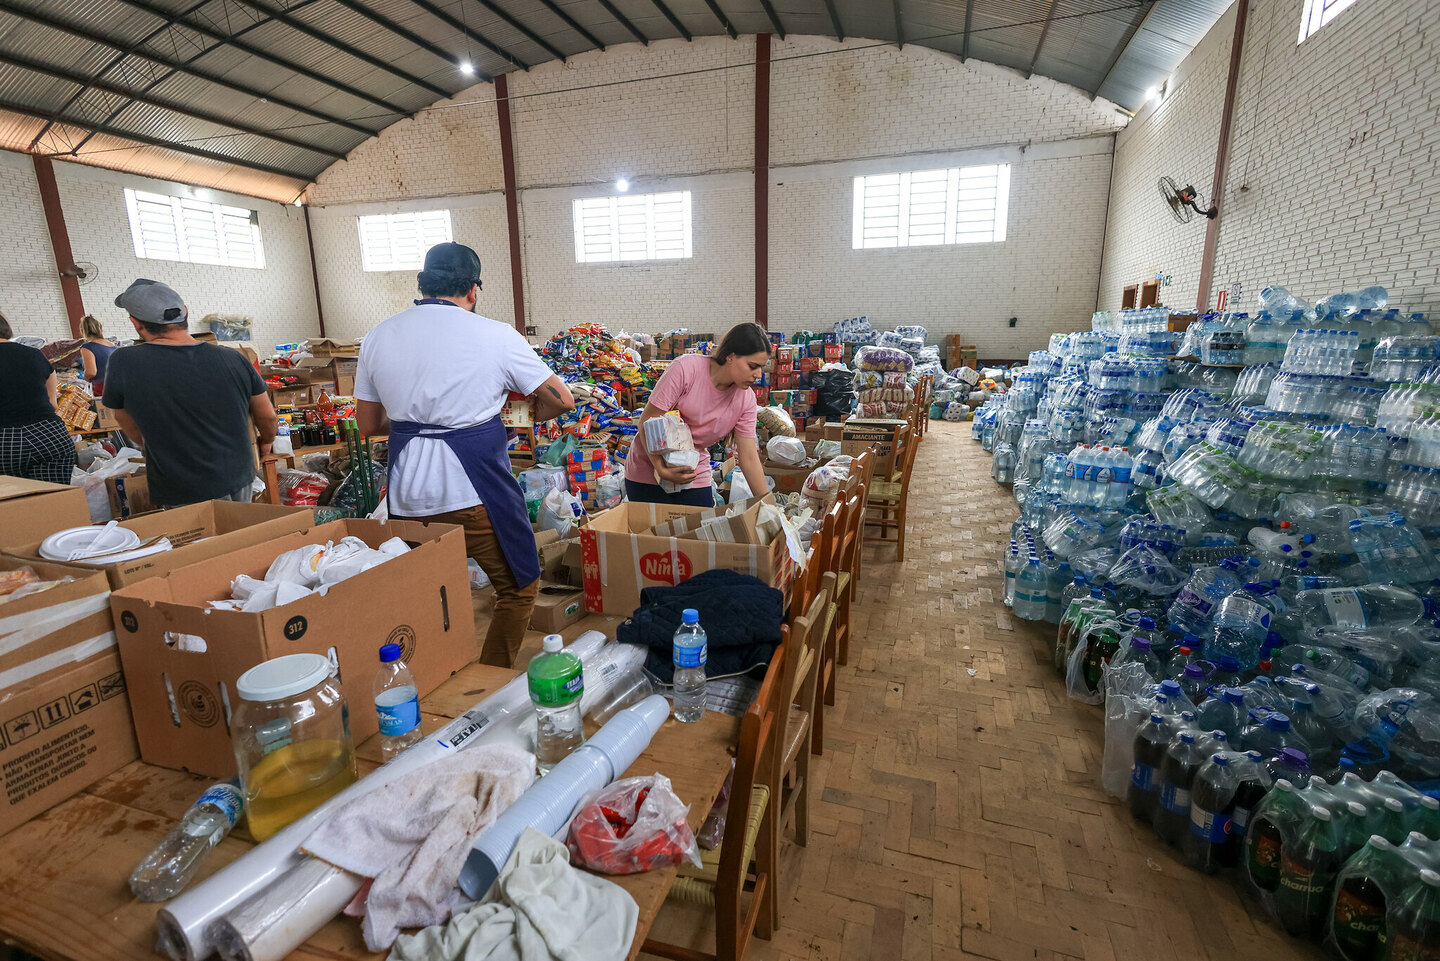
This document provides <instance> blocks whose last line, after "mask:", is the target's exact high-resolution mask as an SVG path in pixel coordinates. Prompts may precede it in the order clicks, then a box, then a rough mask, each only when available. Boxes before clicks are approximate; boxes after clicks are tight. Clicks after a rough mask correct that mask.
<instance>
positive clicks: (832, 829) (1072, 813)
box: [656, 421, 1320, 961]
mask: <svg viewBox="0 0 1440 961" xmlns="http://www.w3.org/2000/svg"><path fill="white" fill-rule="evenodd" d="M912 483H913V487H912V493H911V498H910V524H909V538H908V540H907V542H906V559H905V562H904V563H903V564H899V563H896V562H895V561H894V551H893V549H891V548H888V547H881V546H878V545H877V546H874V547H869V548H867V550H866V556H865V559H864V566H863V570H862V574H861V581H860V593H859V597H858V603H857V604H856V605H855V607H854V608H853V612H852V616H853V617H854V618H855V625H856V637H857V641H856V643H855V645H854V646H853V647H852V651H851V658H850V664H849V665H848V666H845V667H841V668H840V669H839V681H838V689H837V696H836V704H835V707H834V708H833V709H832V710H831V713H830V714H829V715H828V716H827V722H826V732H827V743H826V751H825V755H824V756H823V757H822V758H820V759H819V760H818V763H816V764H815V765H813V766H812V769H811V771H812V779H813V781H814V784H813V787H812V791H813V794H812V800H811V837H810V842H809V846H808V847H806V848H800V847H798V846H796V845H795V844H794V843H793V841H787V842H786V845H785V850H784V852H783V857H784V860H783V863H782V878H781V888H780V890H781V892H782V897H781V907H782V911H783V914H782V917H781V928H780V930H779V931H777V932H776V933H775V937H774V938H773V939H772V940H771V941H769V942H765V941H755V942H754V943H753V947H752V949H751V951H750V954H749V958H751V959H755V961H779V959H792V958H801V959H815V961H822V959H823V961H842V959H843V961H859V959H876V961H882V959H883V961H890V959H901V961H942V959H951V958H991V959H996V961H1061V959H1071V958H1075V959H1084V961H1171V959H1174V961H1196V959H1213V961H1232V959H1252V958H1253V959H1261V958H1263V959H1265V961H1287V959H1314V958H1318V957H1319V956H1320V950H1319V949H1318V948H1317V947H1315V946H1312V945H1310V944H1307V943H1303V942H1299V941H1295V940H1293V939H1291V938H1289V937H1287V936H1286V935H1285V934H1284V933H1283V932H1281V931H1280V930H1279V929H1278V928H1277V927H1275V926H1274V925H1272V924H1271V923H1270V922H1269V921H1267V920H1266V919H1265V917H1264V916H1263V915H1262V914H1260V913H1258V912H1256V911H1254V910H1251V909H1250V908H1249V907H1247V905H1246V903H1245V902H1244V901H1243V900H1242V899H1241V898H1240V897H1239V896H1238V894H1237V893H1236V891H1235V889H1234V888H1233V887H1232V885H1231V884H1230V882H1229V880H1228V879H1225V878H1220V877H1207V876H1204V875H1201V874H1198V873H1196V872H1194V871H1191V870H1190V869H1188V868H1187V867H1186V866H1185V865H1184V864H1183V863H1182V862H1181V861H1179V860H1178V859H1177V857H1176V856H1175V855H1174V854H1173V853H1172V852H1171V851H1170V849H1168V848H1166V847H1165V846H1164V845H1163V844H1161V843H1160V842H1158V841H1157V840H1156V839H1155V837H1154V835H1153V834H1151V833H1150V831H1149V829H1148V828H1144V827H1142V826H1140V825H1137V824H1135V823H1134V822H1132V821H1131V819H1130V817H1129V815H1128V813H1127V812H1126V811H1125V809H1124V806H1123V805H1122V804H1120V803H1119V802H1116V801H1114V800H1113V799H1111V798H1109V797H1108V796H1106V794H1105V793H1104V791H1103V790H1102V789H1101V787H1100V781H1099V772H1100V762H1101V755H1102V751H1103V723H1102V719H1101V714H1100V709H1099V708H1095V707H1088V706H1085V705H1082V704H1078V703H1076V702H1074V701H1070V700H1068V699H1067V698H1066V697H1065V692H1064V686H1063V684H1062V683H1061V682H1060V680H1059V678H1058V677H1057V676H1056V674H1055V672H1054V670H1053V668H1052V667H1051V664H1050V660H1049V657H1050V654H1049V650H1048V646H1049V645H1050V644H1051V643H1052V640H1053V633H1052V631H1053V628H1046V627H1044V626H1032V625H1029V624H1026V623H1025V622H1023V621H1016V620H1013V619H1012V618H1011V617H1010V616H1009V612H1008V610H1007V609H1006V608H1005V606H1004V605H1003V604H1002V603H1001V584H1002V576H1001V573H1000V568H999V566H998V564H999V558H1000V553H1001V546H1000V545H1001V540H1002V538H1004V539H1008V537H1009V530H1010V525H1011V523H1012V522H1013V521H1014V519H1015V518H1016V516H1018V510H1017V508H1016V505H1015V502H1014V500H1013V499H1012V498H1011V496H1010V492H1009V490H1008V488H1002V487H1000V486H999V485H997V484H995V483H994V482H993V481H992V480H991V479H990V458H989V456H988V455H987V454H985V453H984V452H983V451H982V450H981V449H980V447H979V445H978V444H976V443H975V442H974V441H972V440H971V439H970V425H969V424H947V423H943V422H938V421H937V422H932V426H931V432H930V434H929V435H928V436H927V437H926V439H925V441H924V443H923V444H922V445H921V447H920V450H919V452H918V454H917V462H916V466H915V475H914V478H913V481H912ZM787 836H788V834H787ZM696 924H697V921H696V919H695V917H694V915H693V914H691V913H689V912H686V911H679V910H673V909H670V908H667V910H666V912H665V913H663V914H662V915H661V921H660V923H659V924H658V925H657V928H656V934H658V935H661V936H664V937H666V938H669V939H671V940H681V939H685V933H686V932H687V931H689V932H694V929H695V927H696ZM706 940H708V938H703V937H702V938H701V939H700V940H699V941H698V943H699V944H704V943H705V942H706ZM712 943H713V942H712Z"/></svg>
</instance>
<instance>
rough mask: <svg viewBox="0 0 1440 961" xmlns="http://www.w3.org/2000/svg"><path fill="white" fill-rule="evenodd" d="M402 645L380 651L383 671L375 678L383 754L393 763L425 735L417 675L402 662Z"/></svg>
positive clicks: (376, 711) (393, 645)
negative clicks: (393, 758)
mask: <svg viewBox="0 0 1440 961" xmlns="http://www.w3.org/2000/svg"><path fill="white" fill-rule="evenodd" d="M400 654H401V650H400V645H399V644H386V645H384V646H383V647H381V648H380V671H379V673H378V674H376V675H375V713H376V714H378V715H379V716H380V752H381V754H383V755H384V757H385V760H387V761H388V760H390V759H391V758H392V757H394V756H395V755H397V754H399V753H400V752H401V751H403V750H405V749H406V748H408V747H410V746H411V745H413V744H418V743H420V741H421V739H422V738H424V736H425V734H424V732H423V731H421V730H420V692H419V690H418V689H417V688H416V686H415V675H414V674H412V673H410V668H409V667H407V666H406V664H405V662H404V661H402V660H401V659H400Z"/></svg>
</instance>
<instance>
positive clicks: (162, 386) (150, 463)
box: [103, 343, 265, 507]
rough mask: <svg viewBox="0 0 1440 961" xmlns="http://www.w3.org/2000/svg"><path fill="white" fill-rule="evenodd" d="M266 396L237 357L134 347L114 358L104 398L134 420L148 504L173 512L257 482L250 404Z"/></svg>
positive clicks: (191, 347)
mask: <svg viewBox="0 0 1440 961" xmlns="http://www.w3.org/2000/svg"><path fill="white" fill-rule="evenodd" d="M263 393H265V382H264V381H263V380H261V379H260V375H259V374H258V373H256V371H255V368H254V367H251V366H250V363H249V362H248V361H247V360H246V359H245V357H244V356H243V355H242V354H241V353H240V352H239V351H235V350H231V349H229V348H227V347H217V346H216V345H214V344H205V343H200V344H184V345H180V346H175V347H167V346H164V345H161V344H136V345H135V346H133V347H126V348H124V349H123V350H117V351H115V353H114V354H112V355H111V357H110V365H109V369H108V370H106V372H105V396H104V398H103V400H104V403H105V406H106V407H109V408H112V409H114V410H123V411H125V412H126V413H127V414H129V415H130V416H131V417H133V418H135V423H136V424H138V425H139V427H140V432H141V433H142V434H144V435H145V472H146V474H147V475H149V482H150V500H151V501H152V502H153V503H155V504H163V505H165V506H166V507H173V506H175V505H178V504H193V503H195V502H197V501H204V500H211V499H214V498H217V497H225V496H227V495H229V494H232V493H234V492H235V491H237V490H239V489H240V488H241V487H244V486H245V485H246V484H248V483H250V481H251V480H252V479H253V478H254V476H255V432H254V429H253V428H252V427H251V423H250V398H251V397H254V396H255V395H257V394H263Z"/></svg>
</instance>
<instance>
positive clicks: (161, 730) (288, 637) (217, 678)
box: [110, 520, 480, 777]
mask: <svg viewBox="0 0 1440 961" xmlns="http://www.w3.org/2000/svg"><path fill="white" fill-rule="evenodd" d="M347 535H353V536H355V537H359V538H360V539H361V540H363V541H364V542H365V543H366V544H368V545H370V546H371V547H378V546H379V545H380V544H381V543H383V542H384V541H386V540H388V539H389V538H391V537H400V538H401V539H403V540H404V541H405V542H406V543H407V544H410V545H411V547H412V549H411V550H410V552H409V553H407V554H403V555H401V556H399V557H396V558H393V559H392V560H389V561H386V562H385V563H383V564H380V565H379V566H377V567H374V568H372V569H370V570H368V571H365V572H363V573H361V574H357V575H355V576H354V577H351V578H349V579H347V580H344V581H341V582H340V583H338V584H335V585H333V586H332V587H330V588H329V590H328V591H327V593H326V594H325V595H324V596H323V597H322V596H321V595H319V594H311V595H309V596H307V597H303V598H301V599H300V600H298V601H295V602H294V603H292V604H286V605H284V606H282V607H277V608H272V609H271V610H268V611H261V612H259V613H246V612H242V611H216V610H211V609H209V608H208V607H207V602H208V601H211V600H216V599H218V598H222V597H228V596H229V594H230V581H231V579H232V578H234V577H235V576H236V575H237V574H249V575H250V576H252V577H263V576H264V574H265V571H266V570H267V569H268V568H269V566H270V563H271V562H272V561H273V560H274V559H275V558H276V557H277V556H279V555H280V554H282V553H284V552H286V551H290V550H294V549H296V548H298V547H301V546H304V545H306V544H323V543H325V542H326V541H332V540H334V541H338V540H339V539H340V538H342V537H345V536H347ZM469 596H470V577H469V572H468V571H467V569H466V564H465V534H464V531H463V530H462V529H461V528H459V527H455V526H453V525H448V524H422V523H420V522H418V521H390V522H388V523H385V522H382V521H372V520H341V521H332V522H331V523H329V524H321V525H319V526H317V527H313V528H311V529H309V530H307V531H303V532H298V533H291V534H286V535H283V536H281V537H278V538H275V539H273V540H269V541H266V542H264V543H261V544H255V545H253V546H250V547H246V548H244V549H242V550H237V551H233V552H230V553H226V554H222V555H220V556H218V557H211V558H209V559H208V560H205V561H202V562H200V563H198V564H193V565H191V566H189V567H182V568H180V569H178V570H172V571H169V572H168V573H166V574H163V575H161V576H158V577H151V578H148V579H146V580H142V581H140V582H139V583H137V584H132V585H130V586H128V587H125V588H122V589H120V590H117V591H115V592H114V593H113V594H112V595H111V597H110V606H111V610H112V611H113V612H114V616H115V625H116V628H115V629H116V635H117V637H118V638H119V643H120V657H121V660H122V661H123V663H124V665H125V676H126V678H127V679H128V680H129V684H130V689H131V691H132V692H133V694H134V698H133V702H132V707H133V713H134V717H135V733H136V735H137V736H138V738H139V742H140V755H141V757H142V758H144V760H146V761H148V762H150V763H152V764H159V765H161V766H163V767H171V768H181V769H184V770H188V771H191V772H193V773H197V774H204V775H207V776H209V777H229V776H231V775H232V774H234V773H235V755H234V752H233V750H232V749H231V745H230V732H229V726H228V720H229V715H230V712H231V710H232V708H233V703H234V699H235V698H237V697H238V696H239V695H238V694H237V693H236V691H235V681H236V679H237V678H239V677H240V675H241V674H244V673H245V672H246V671H248V670H249V669H250V668H252V667H254V666H255V665H256V664H259V663H260V662H262V661H266V660H269V659H270V658H273V657H279V656H280V655H282V654H295V653H299V652H302V651H303V652H310V653H316V654H324V655H326V656H327V657H330V658H331V659H332V662H333V663H335V664H337V665H338V669H339V677H340V684H341V688H342V689H343V690H344V692H345V699H346V702H347V704H348V706H349V710H350V715H349V716H350V734H351V736H352V737H353V738H354V741H355V743H357V744H358V743H360V742H361V741H363V740H364V739H365V738H367V737H369V736H370V735H372V734H374V733H375V732H376V731H378V730H379V721H378V719H377V717H376V714H375V709H374V703H373V701H372V697H373V691H372V690H371V685H372V684H373V682H374V679H375V668H376V665H377V664H378V663H379V662H378V660H377V653H376V652H377V651H379V649H380V647H381V645H383V644H399V645H400V646H401V649H402V652H403V653H402V655H401V656H402V657H403V658H404V660H405V663H406V664H407V665H408V666H409V667H410V670H411V671H413V672H414V674H415V682H416V686H417V687H418V689H419V691H420V694H421V695H422V696H423V695H425V694H428V693H429V692H430V691H432V690H434V689H435V688H436V687H438V686H439V685H440V683H441V682H443V681H444V680H445V679H446V678H447V677H449V676H450V675H451V674H452V673H453V672H455V671H456V670H459V669H460V668H461V667H463V666H465V665H466V664H468V663H470V662H472V661H474V660H475V659H476V658H477V657H479V655H480V646H479V643H478V642H477V640H476V636H475V629H474V621H473V620H472V616H471V612H470V609H469Z"/></svg>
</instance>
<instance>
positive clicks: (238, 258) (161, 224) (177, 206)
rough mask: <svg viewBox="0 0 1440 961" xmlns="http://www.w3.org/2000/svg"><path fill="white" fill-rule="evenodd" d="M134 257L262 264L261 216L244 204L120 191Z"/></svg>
mask: <svg viewBox="0 0 1440 961" xmlns="http://www.w3.org/2000/svg"><path fill="white" fill-rule="evenodd" d="M125 208H126V210H127V211H128V212H129V214H130V236H131V239H133V240H134V242H135V256H137V257H142V258H145V259H147V260H178V261H182V262H184V263H192V264H216V265H219V266H221V267H249V268H252V269H255V270H261V269H263V268H264V267H265V248H264V245H263V244H262V243H261V242H260V215H259V214H258V213H257V212H255V211H253V210H246V209H245V208H244V207H231V206H227V205H226V204H212V203H207V202H205V201H203V200H193V199H191V198H189V197H169V196H166V195H164V194H152V193H148V192H146V191H143V190H130V189H127V190H126V191H125Z"/></svg>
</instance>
